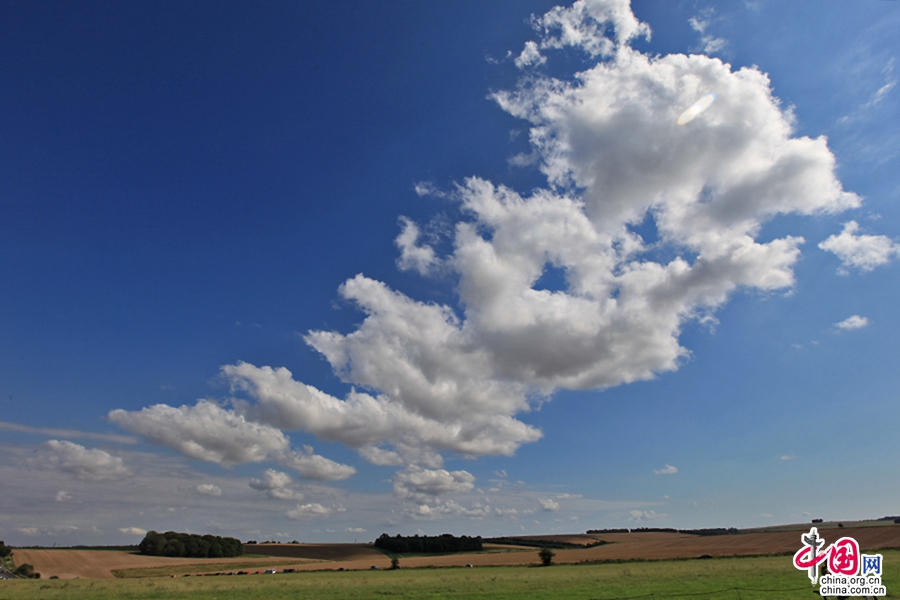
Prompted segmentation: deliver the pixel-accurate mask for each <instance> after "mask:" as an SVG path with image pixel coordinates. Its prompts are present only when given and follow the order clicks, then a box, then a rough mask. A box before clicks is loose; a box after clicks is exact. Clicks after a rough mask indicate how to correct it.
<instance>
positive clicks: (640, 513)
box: [628, 510, 669, 523]
mask: <svg viewBox="0 0 900 600" xmlns="http://www.w3.org/2000/svg"><path fill="white" fill-rule="evenodd" d="M668 516H669V515H667V514H664V513H657V512H656V511H652V510H633V511H631V516H630V517H629V518H628V520H629V521H634V522H636V523H642V522H644V521H652V520H654V519H663V518H665V517H668Z"/></svg>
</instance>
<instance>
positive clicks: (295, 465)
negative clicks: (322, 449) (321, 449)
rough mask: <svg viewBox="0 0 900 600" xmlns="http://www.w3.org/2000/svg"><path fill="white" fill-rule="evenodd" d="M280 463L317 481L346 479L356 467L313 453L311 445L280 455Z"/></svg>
mask: <svg viewBox="0 0 900 600" xmlns="http://www.w3.org/2000/svg"><path fill="white" fill-rule="evenodd" d="M280 462H281V464H282V465H284V466H285V467H289V468H291V469H294V470H295V471H297V472H298V473H300V474H301V475H303V476H304V477H306V478H307V479H317V480H319V481H337V480H339V479H347V478H348V477H350V476H351V475H353V474H354V473H356V469H354V468H353V467H351V466H349V465H342V464H341V463H337V462H334V461H333V460H330V459H328V458H325V457H324V456H319V455H318V454H313V449H312V447H311V446H304V447H303V452H290V453H288V454H285V455H283V456H282V457H281V460H280Z"/></svg>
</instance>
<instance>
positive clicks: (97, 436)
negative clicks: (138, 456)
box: [0, 421, 138, 444]
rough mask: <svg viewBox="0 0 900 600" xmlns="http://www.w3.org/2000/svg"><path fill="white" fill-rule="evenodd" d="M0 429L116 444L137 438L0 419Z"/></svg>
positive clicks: (131, 442) (133, 441) (135, 442)
mask: <svg viewBox="0 0 900 600" xmlns="http://www.w3.org/2000/svg"><path fill="white" fill-rule="evenodd" d="M0 429H2V430H6V431H19V432H21V433H33V434H36V435H46V436H48V437H55V438H87V439H91V440H101V441H104V442H115V443H117V444H137V443H138V439H137V438H136V437H132V436H130V435H116V434H114V433H91V432H88V431H78V430H77V429H54V428H52V427H29V426H28V425H19V424H18V423H9V422H6V421H0Z"/></svg>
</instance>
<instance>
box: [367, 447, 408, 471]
mask: <svg viewBox="0 0 900 600" xmlns="http://www.w3.org/2000/svg"><path fill="white" fill-rule="evenodd" d="M359 455H360V456H362V457H363V458H364V459H365V460H366V462H369V463H371V464H373V465H379V466H383V467H384V466H398V465H402V464H403V459H402V458H401V457H400V455H399V454H397V453H396V452H394V451H392V450H385V449H384V448H379V447H378V446H363V447H362V448H360V449H359Z"/></svg>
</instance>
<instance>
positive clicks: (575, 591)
mask: <svg viewBox="0 0 900 600" xmlns="http://www.w3.org/2000/svg"><path fill="white" fill-rule="evenodd" d="M883 554H884V560H885V576H884V577H883V580H884V583H885V585H886V586H887V589H888V593H889V594H891V595H892V596H893V597H897V596H898V595H900V551H896V550H890V551H886V552H883ZM401 564H402V562H401ZM0 584H2V585H0V598H2V599H4V600H37V599H41V600H44V599H46V600H56V599H72V600H80V599H88V598H90V599H91V600H112V599H114V598H115V599H119V598H123V599H138V598H140V599H156V598H160V599H161V598H192V599H193V598H197V599H204V600H205V599H210V600H211V599H213V598H216V599H218V600H231V599H235V600H236V599H238V598H240V599H249V600H255V599H258V600H263V599H265V600H277V599H281V598H292V599H300V600H303V599H307V598H309V599H313V598H315V599H316V600H338V599H341V600H344V599H347V600H356V599H360V600H361V599H369V598H378V597H383V596H391V597H392V598H397V599H400V600H404V599H408V600H413V599H419V598H427V599H429V600H463V599H488V598H490V599H492V600H494V599H497V600H538V599H540V600H546V599H547V598H553V599H554V600H575V599H577V600H588V599H598V600H611V599H618V598H627V597H634V596H642V595H649V594H655V595H656V597H657V598H666V597H669V598H671V597H677V595H678V594H691V595H690V596H686V598H685V600H732V599H734V600H737V599H740V600H775V599H781V598H787V599H793V598H796V599H807V600H808V599H809V598H815V597H818V596H814V595H813V594H812V593H811V587H810V585H809V580H808V579H807V578H806V574H805V573H803V572H801V571H798V570H796V569H794V567H793V566H792V565H791V563H790V559H789V557H786V556H767V557H756V558H721V559H712V560H678V561H655V562H635V563H607V564H588V565H559V566H551V567H546V568H545V567H483V568H473V569H465V568H463V569H412V570H405V569H401V570H399V571H347V572H313V573H293V574H281V573H279V574H278V575H253V576H234V577H203V578H200V577H190V578H181V577H179V578H158V579H131V580H77V581H72V580H58V581H57V580H54V581H46V580H28V581H24V580H18V581H8V582H0ZM735 588H738V589H735ZM760 590H768V591H760Z"/></svg>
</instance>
